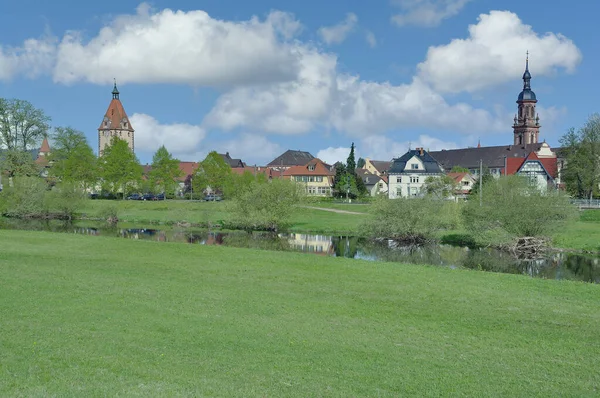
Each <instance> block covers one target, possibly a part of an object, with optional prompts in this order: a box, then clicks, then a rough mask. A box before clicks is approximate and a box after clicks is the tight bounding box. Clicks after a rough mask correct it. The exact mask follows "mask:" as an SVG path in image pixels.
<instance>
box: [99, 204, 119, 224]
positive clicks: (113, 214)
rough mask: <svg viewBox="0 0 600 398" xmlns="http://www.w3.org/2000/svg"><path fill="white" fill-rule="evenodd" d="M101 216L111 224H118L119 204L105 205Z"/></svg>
mask: <svg viewBox="0 0 600 398" xmlns="http://www.w3.org/2000/svg"><path fill="white" fill-rule="evenodd" d="M99 216H100V218H102V219H103V220H106V222H108V223H109V224H116V223H117V222H118V221H119V217H118V210H117V206H115V205H113V204H111V205H109V206H106V207H104V208H103V209H102V210H101V211H100V214H99Z"/></svg>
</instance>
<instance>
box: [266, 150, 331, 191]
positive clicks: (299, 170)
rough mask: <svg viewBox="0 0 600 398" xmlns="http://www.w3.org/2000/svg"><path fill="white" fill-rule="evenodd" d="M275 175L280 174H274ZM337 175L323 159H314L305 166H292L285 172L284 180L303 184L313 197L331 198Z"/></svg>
mask: <svg viewBox="0 0 600 398" xmlns="http://www.w3.org/2000/svg"><path fill="white" fill-rule="evenodd" d="M274 174H275V175H277V174H278V172H274ZM334 176H335V173H334V172H333V171H331V169H330V168H329V166H328V165H327V164H325V163H323V161H321V159H318V158H314V159H312V160H311V161H309V162H308V164H306V165H303V166H291V167H289V168H287V169H286V170H285V171H283V178H288V179H290V180H292V181H294V182H296V183H297V184H302V185H303V186H304V188H305V189H306V193H307V194H308V195H311V196H331V189H332V185H333V178H334Z"/></svg>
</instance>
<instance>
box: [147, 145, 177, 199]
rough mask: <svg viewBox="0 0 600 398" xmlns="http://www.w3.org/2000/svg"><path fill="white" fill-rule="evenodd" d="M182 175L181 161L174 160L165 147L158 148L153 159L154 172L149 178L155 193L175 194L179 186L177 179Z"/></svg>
mask: <svg viewBox="0 0 600 398" xmlns="http://www.w3.org/2000/svg"><path fill="white" fill-rule="evenodd" d="M182 175H183V172H182V171H181V169H180V168H179V160H178V159H175V158H173V156H172V155H171V154H170V153H169V151H167V148H165V146H164V145H163V146H161V147H160V148H158V150H157V151H156V153H155V154H154V156H153V157H152V170H150V176H149V177H150V184H151V186H152V187H153V190H154V192H155V193H159V192H165V193H174V192H175V190H176V189H177V186H178V185H179V184H178V182H177V178H179V177H181V176H182Z"/></svg>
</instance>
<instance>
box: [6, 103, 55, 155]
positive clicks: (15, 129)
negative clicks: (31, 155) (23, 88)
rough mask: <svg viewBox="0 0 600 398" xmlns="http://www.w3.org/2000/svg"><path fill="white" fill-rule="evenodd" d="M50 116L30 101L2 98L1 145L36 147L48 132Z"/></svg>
mask: <svg viewBox="0 0 600 398" xmlns="http://www.w3.org/2000/svg"><path fill="white" fill-rule="evenodd" d="M49 122H50V117H48V116H47V115H46V114H45V113H44V111H43V110H41V109H37V108H35V107H34V106H33V105H32V104H31V103H30V102H29V101H25V100H20V99H10V100H6V99H4V98H0V146H3V147H5V148H6V149H8V150H22V151H27V150H30V149H33V148H36V147H37V145H38V143H39V142H40V141H41V139H42V138H43V137H44V136H45V135H46V134H47V132H48V129H49V128H50V126H49Z"/></svg>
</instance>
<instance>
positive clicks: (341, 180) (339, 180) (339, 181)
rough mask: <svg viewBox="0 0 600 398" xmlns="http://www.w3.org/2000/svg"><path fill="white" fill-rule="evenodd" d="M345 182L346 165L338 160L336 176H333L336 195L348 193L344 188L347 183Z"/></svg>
mask: <svg viewBox="0 0 600 398" xmlns="http://www.w3.org/2000/svg"><path fill="white" fill-rule="evenodd" d="M345 182H346V165H345V164H344V163H342V162H338V163H336V164H335V176H334V177H333V192H334V196H337V197H341V196H343V195H345V194H346V193H345V192H346V191H345V190H344V189H343V184H345ZM342 191H343V192H342Z"/></svg>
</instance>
